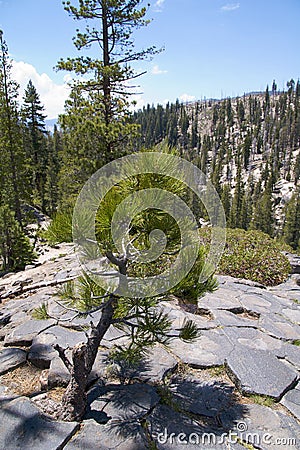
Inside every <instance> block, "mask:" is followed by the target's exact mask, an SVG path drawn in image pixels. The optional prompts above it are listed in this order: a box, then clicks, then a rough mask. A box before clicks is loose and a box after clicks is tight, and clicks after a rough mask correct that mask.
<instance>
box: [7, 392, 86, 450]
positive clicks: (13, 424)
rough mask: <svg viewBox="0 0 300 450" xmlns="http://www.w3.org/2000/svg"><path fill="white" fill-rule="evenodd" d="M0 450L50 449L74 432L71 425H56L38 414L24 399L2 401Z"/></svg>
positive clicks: (73, 425) (60, 443)
mask: <svg viewBox="0 0 300 450" xmlns="http://www.w3.org/2000/svg"><path fill="white" fill-rule="evenodd" d="M0 423H1V424H5V426H2V430H1V433H0V448H2V449H6V450H17V449H20V450H41V449H43V450H54V449H58V448H62V446H63V445H64V444H65V443H66V442H67V441H68V440H69V439H70V437H71V436H72V435H73V434H74V432H75V431H76V430H77V429H78V427H79V424H78V423H74V422H57V421H53V420H50V419H49V418H48V417H46V416H44V415H43V414H41V413H40V411H39V410H38V409H37V408H36V406H35V405H34V404H33V403H32V402H31V401H30V400H28V399H27V398H25V397H19V398H16V399H14V400H11V401H10V402H5V403H4V404H3V405H2V407H1V409H0Z"/></svg>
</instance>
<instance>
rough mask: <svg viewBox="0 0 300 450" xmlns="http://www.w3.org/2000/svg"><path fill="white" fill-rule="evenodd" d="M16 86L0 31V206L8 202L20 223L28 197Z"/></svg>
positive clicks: (25, 163)
mask: <svg viewBox="0 0 300 450" xmlns="http://www.w3.org/2000/svg"><path fill="white" fill-rule="evenodd" d="M17 95H18V85H17V83H16V82H15V81H13V80H12V78H11V63H10V60H9V56H8V48H7V45H6V42H5V41H4V39H3V32H2V31H1V30H0V147H1V160H0V174H1V175H0V176H1V179H0V205H1V204H2V205H5V204H6V205H10V207H11V208H12V209H13V211H14V213H15V216H16V219H17V220H18V222H19V223H20V225H22V214H21V201H22V200H23V199H28V198H29V196H30V193H29V192H28V184H27V183H26V176H27V169H28V166H27V161H26V157H25V153H24V150H23V142H22V128H21V122H20V118H19V112H18V109H17Z"/></svg>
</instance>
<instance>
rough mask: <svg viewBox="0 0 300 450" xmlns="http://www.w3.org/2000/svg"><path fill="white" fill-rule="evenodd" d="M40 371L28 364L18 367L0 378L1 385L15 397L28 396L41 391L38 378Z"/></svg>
mask: <svg viewBox="0 0 300 450" xmlns="http://www.w3.org/2000/svg"><path fill="white" fill-rule="evenodd" d="M41 373H42V370H41V369H38V368H37V367H35V366H33V365H32V364H30V363H28V362H27V363H26V364H25V365H23V366H21V367H18V368H17V369H15V370H13V371H11V372H8V373H6V374H4V375H2V376H1V377H0V381H1V384H2V385H4V386H7V387H8V388H9V390H10V391H11V392H13V393H15V394H17V395H25V396H29V395H31V394H33V393H34V392H39V391H40V390H41V383H40V376H41Z"/></svg>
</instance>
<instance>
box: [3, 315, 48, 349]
mask: <svg viewBox="0 0 300 450" xmlns="http://www.w3.org/2000/svg"><path fill="white" fill-rule="evenodd" d="M54 323H55V321H54V320H27V321H26V322H24V323H22V324H21V325H19V326H17V327H16V328H14V330H13V331H12V332H11V333H10V334H9V335H7V336H6V338H5V339H4V345H5V346H11V345H20V346H29V345H31V343H32V340H33V338H34V337H35V336H36V335H37V334H39V333H41V332H42V331H43V330H45V329H47V328H49V327H51V326H52V325H54Z"/></svg>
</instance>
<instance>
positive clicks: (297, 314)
mask: <svg viewBox="0 0 300 450" xmlns="http://www.w3.org/2000/svg"><path fill="white" fill-rule="evenodd" d="M282 314H283V315H284V316H285V317H286V318H287V319H288V320H290V321H291V322H293V323H297V324H300V308H299V307H298V308H297V309H290V308H288V309H287V308H285V309H283V310H282Z"/></svg>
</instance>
